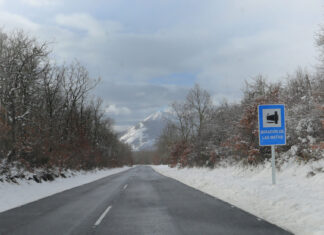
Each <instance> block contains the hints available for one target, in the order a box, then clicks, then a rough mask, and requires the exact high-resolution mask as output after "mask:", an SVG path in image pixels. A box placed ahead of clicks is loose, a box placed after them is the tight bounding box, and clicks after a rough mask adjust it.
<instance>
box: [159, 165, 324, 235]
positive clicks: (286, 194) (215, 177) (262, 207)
mask: <svg viewBox="0 0 324 235" xmlns="http://www.w3.org/2000/svg"><path fill="white" fill-rule="evenodd" d="M153 168H154V169H155V170H156V171H157V172H159V173H161V174H163V175H166V176H168V177H172V178H174V179H176V180H178V181H180V182H182V183H185V184H187V185H189V186H191V187H194V188H196V189H199V190H201V191H203V192H205V193H208V194H210V195H212V196H215V197H217V198H220V199H222V200H224V201H227V202H229V203H231V204H233V205H235V206H237V207H239V208H241V209H243V210H245V211H248V212H250V213H252V214H254V215H256V216H258V217H260V218H263V219H265V220H267V221H270V222H272V223H274V224H277V225H278V226H280V227H283V228H285V229H287V230H289V231H291V232H293V233H294V234H303V235H320V234H321V235H323V234H324V160H322V161H318V162H313V163H308V164H307V165H301V164H298V163H295V162H292V161H291V162H288V163H285V164H284V165H283V166H282V167H281V170H280V172H277V184H276V185H272V183H271V165H270V163H266V164H265V165H263V166H259V167H249V168H243V167H242V166H227V167H225V166H224V167H219V168H216V169H213V170H210V169H206V168H189V169H188V168H185V169H177V168H169V167H168V166H153ZM310 172H312V173H310Z"/></svg>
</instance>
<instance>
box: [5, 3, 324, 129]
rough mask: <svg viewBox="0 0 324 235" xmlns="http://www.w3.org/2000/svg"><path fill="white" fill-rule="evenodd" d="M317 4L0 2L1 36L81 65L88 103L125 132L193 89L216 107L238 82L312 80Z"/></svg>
mask: <svg viewBox="0 0 324 235" xmlns="http://www.w3.org/2000/svg"><path fill="white" fill-rule="evenodd" d="M323 22H324V1H323V0H271V1H270V0H87V1H86V0H65V1H63V0H0V28H2V30H3V31H5V32H10V31H12V30H16V29H23V30H24V31H25V32H26V33H28V34H30V35H31V36H33V37H36V38H37V39H38V40H39V41H42V42H43V41H47V42H49V43H50V47H51V48H52V51H53V57H54V59H55V61H56V62H57V63H58V64H60V63H70V62H72V61H73V60H75V59H77V60H79V61H80V62H81V63H82V64H83V65H84V66H85V67H86V68H87V69H88V70H89V72H90V76H91V77H93V78H98V77H100V78H101V82H100V83H99V85H98V86H97V87H96V88H95V90H94V91H93V95H95V96H97V97H100V98H101V99H102V100H103V101H104V108H105V112H106V114H107V115H108V116H110V117H112V118H113V119H114V120H115V129H116V130H117V131H121V130H125V129H126V128H128V127H130V126H131V125H134V124H136V123H137V122H138V121H140V120H142V119H144V118H145V117H146V116H148V115H150V114H151V113H153V112H155V111H158V110H164V109H166V108H167V107H168V106H169V105H170V104H171V103H172V102H173V101H177V100H183V99H184V98H185V96H186V94H187V92H188V91H189V89H190V88H192V87H193V86H194V84H196V83H197V84H199V85H200V86H201V87H202V88H203V89H206V90H207V91H208V92H209V93H210V94H211V96H212V98H213V101H214V102H215V104H217V103H220V102H222V101H223V100H228V101H229V102H238V101H239V100H240V98H241V97H242V88H243V86H244V82H245V81H250V80H251V79H252V78H253V77H255V76H257V75H259V74H262V75H264V76H265V77H266V78H267V80H268V81H282V80H284V79H285V77H287V74H289V73H293V72H294V71H295V70H296V69H297V68H298V67H301V68H307V70H309V71H312V70H313V69H314V68H315V67H316V63H317V58H318V52H317V49H316V46H315V40H314V38H315V35H316V32H318V31H319V28H320V25H321V24H322V23H323Z"/></svg>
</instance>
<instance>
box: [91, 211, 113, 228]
mask: <svg viewBox="0 0 324 235" xmlns="http://www.w3.org/2000/svg"><path fill="white" fill-rule="evenodd" d="M110 209H111V206H108V207H107V209H106V210H105V211H104V212H103V213H102V214H101V216H100V217H99V219H98V220H97V221H96V223H95V224H94V226H98V225H99V224H100V223H101V221H102V220H103V218H105V216H106V215H107V213H108V212H109V210H110Z"/></svg>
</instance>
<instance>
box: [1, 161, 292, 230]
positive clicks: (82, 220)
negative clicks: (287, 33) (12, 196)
mask: <svg viewBox="0 0 324 235" xmlns="http://www.w3.org/2000/svg"><path fill="white" fill-rule="evenodd" d="M0 234H1V235H2V234H22V235H28V234H31V235H38V234H46V235H50V234H55V235H60V234H78V235H82V234H132V235H136V234H138V235H145V234H150V235H151V234H167V235H171V234H198V235H201V234H226V235H229V234H239V235H244V234H248V235H252V234H262V235H263V234H271V235H274V234H290V233H288V232H286V231H284V230H282V229H281V228H279V227H277V226H274V225H272V224H270V223H268V222H265V221H263V220H260V219H258V218H257V217H255V216H253V215H251V214H248V213H246V212H244V211H242V210H240V209H237V208H235V207H233V206H231V205H230V204H228V203H225V202H223V201H221V200H218V199H215V198H213V197H211V196H208V195H206V194H204V193H202V192H200V191H198V190H195V189H193V188H190V187H188V186H186V185H184V184H182V183H180V182H178V181H175V180H173V179H170V178H167V177H164V176H162V175H160V174H158V173H156V172H155V171H154V170H153V169H152V168H150V167H148V166H138V167H135V168H132V169H130V170H127V171H125V172H121V173H118V174H115V175H111V176H108V177H106V178H103V179H100V180H97V181H95V182H93V183H89V184H86V185H83V186H80V187H77V188H74V189H71V190H67V191H64V192H62V193H58V194H55V195H53V196H50V197H47V198H45V199H42V200H39V201H36V202H33V203H30V204H27V205H25V206H22V207H18V208H15V209H12V210H9V211H6V212H3V213H1V214H0Z"/></svg>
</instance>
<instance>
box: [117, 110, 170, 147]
mask: <svg viewBox="0 0 324 235" xmlns="http://www.w3.org/2000/svg"><path fill="white" fill-rule="evenodd" d="M170 117H171V114H170V112H167V111H164V112H162V111H158V112H155V113H153V114H151V115H150V116H148V117H147V118H145V119H144V120H143V121H141V122H139V123H137V124H136V125H135V126H133V127H131V128H129V129H128V130H127V131H126V132H125V133H124V134H123V135H122V136H121V137H120V140H121V141H123V142H124V143H127V144H129V145H130V146H131V147H132V149H133V150H134V151H141V150H153V149H154V144H155V142H156V141H157V139H158V137H159V136H160V134H161V133H162V130H163V128H164V127H165V125H166V124H167V120H168V119H169V118H170Z"/></svg>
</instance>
